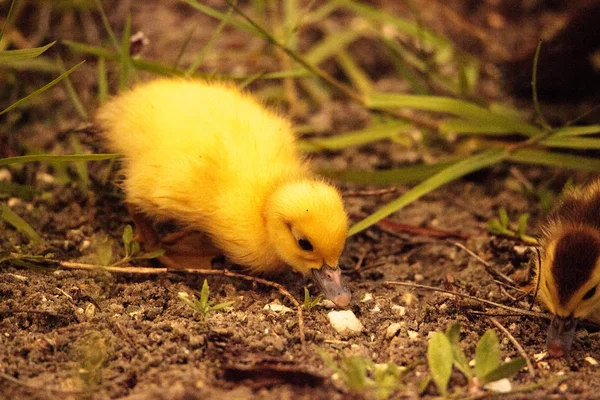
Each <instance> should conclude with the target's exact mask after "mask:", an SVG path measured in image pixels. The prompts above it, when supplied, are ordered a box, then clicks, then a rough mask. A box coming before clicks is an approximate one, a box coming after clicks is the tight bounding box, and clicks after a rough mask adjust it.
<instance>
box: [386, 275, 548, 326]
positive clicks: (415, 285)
mask: <svg viewBox="0 0 600 400" xmlns="http://www.w3.org/2000/svg"><path fill="white" fill-rule="evenodd" d="M385 284H386V285H392V286H406V287H411V288H415V289H425V290H432V291H434V292H441V293H447V294H451V295H454V296H460V297H463V298H465V299H469V300H474V301H478V302H480V303H483V304H487V305H489V306H493V307H498V308H503V309H505V310H508V311H512V312H514V313H516V314H519V315H527V316H529V317H535V318H544V319H550V318H551V317H550V316H549V315H548V314H543V313H538V312H535V311H528V310H522V309H520V308H515V307H510V306H506V305H504V304H500V303H494V302H493V301H489V300H485V299H480V298H479V297H475V296H470V295H468V294H462V293H457V292H453V291H451V290H446V289H441V288H437V287H433V286H427V285H420V284H418V283H411V282H396V281H387V282H385Z"/></svg>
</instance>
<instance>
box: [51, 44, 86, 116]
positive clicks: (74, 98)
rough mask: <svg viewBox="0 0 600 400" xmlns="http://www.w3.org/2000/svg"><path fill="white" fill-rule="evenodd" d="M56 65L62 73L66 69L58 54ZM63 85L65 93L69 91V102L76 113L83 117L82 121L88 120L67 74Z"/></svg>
mask: <svg viewBox="0 0 600 400" xmlns="http://www.w3.org/2000/svg"><path fill="white" fill-rule="evenodd" d="M58 65H60V68H61V70H62V72H63V73H64V72H65V71H66V69H65V65H64V63H63V61H62V59H61V58H60V56H59V57H58ZM65 86H66V87H67V93H69V97H70V98H71V102H72V103H73V106H74V107H75V110H76V111H77V114H79V116H80V117H81V119H83V120H84V121H88V120H89V115H88V113H87V111H86V110H85V107H84V106H83V103H81V99H80V98H79V95H78V94H77V91H76V90H75V87H74V86H73V83H72V82H71V79H70V78H69V77H68V76H65Z"/></svg>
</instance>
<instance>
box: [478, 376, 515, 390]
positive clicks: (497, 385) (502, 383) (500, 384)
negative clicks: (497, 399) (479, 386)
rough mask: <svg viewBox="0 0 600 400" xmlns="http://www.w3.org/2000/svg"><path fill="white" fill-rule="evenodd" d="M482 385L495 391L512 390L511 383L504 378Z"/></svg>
mask: <svg viewBox="0 0 600 400" xmlns="http://www.w3.org/2000/svg"><path fill="white" fill-rule="evenodd" d="M484 387H485V388H486V389H488V390H491V391H492V392H496V393H510V392H511V391H512V384H511V383H510V381H509V380H508V379H506V378H504V379H500V380H499V381H494V382H490V383H488V384H486V385H485V386H484Z"/></svg>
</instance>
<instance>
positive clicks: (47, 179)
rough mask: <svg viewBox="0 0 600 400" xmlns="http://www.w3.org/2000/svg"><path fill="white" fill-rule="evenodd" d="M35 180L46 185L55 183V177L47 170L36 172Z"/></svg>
mask: <svg viewBox="0 0 600 400" xmlns="http://www.w3.org/2000/svg"><path fill="white" fill-rule="evenodd" d="M35 180H36V182H38V183H42V184H46V185H52V184H54V181H55V179H54V177H53V176H52V175H50V174H47V173H45V172H38V173H37V174H35Z"/></svg>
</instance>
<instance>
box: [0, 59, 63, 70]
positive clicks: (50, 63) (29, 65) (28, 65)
mask: <svg viewBox="0 0 600 400" xmlns="http://www.w3.org/2000/svg"><path fill="white" fill-rule="evenodd" d="M0 65H1V66H2V67H4V68H10V69H13V70H15V71H33V72H45V73H48V72H61V69H60V67H59V66H58V65H57V64H56V62H54V60H52V59H50V58H48V57H45V56H38V57H36V58H27V59H24V60H4V61H0Z"/></svg>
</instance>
